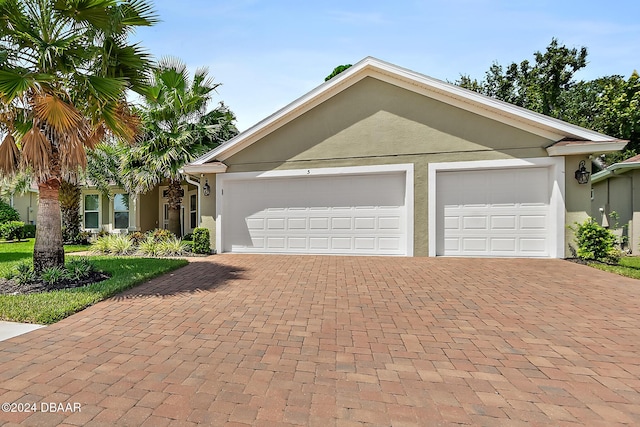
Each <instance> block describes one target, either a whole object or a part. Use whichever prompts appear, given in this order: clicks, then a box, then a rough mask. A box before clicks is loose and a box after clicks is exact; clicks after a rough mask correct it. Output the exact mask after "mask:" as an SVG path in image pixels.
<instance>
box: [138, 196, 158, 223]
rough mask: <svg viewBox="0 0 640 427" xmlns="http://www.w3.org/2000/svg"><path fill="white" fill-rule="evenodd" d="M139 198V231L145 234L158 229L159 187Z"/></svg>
mask: <svg viewBox="0 0 640 427" xmlns="http://www.w3.org/2000/svg"><path fill="white" fill-rule="evenodd" d="M139 197H140V199H139V200H140V204H139V206H138V212H139V220H138V228H139V230H140V231H142V232H145V231H149V230H154V229H156V228H158V210H159V207H158V187H156V188H154V189H153V190H151V191H149V192H148V193H146V194H141V195H140V196H139Z"/></svg>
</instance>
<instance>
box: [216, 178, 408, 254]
mask: <svg viewBox="0 0 640 427" xmlns="http://www.w3.org/2000/svg"><path fill="white" fill-rule="evenodd" d="M406 192H407V189H406V178H405V172H404V171H403V172H393V173H371V174H360V175H357V174H356V175H351V174H349V175H329V176H311V177H306V176H294V177H278V178H251V179H228V180H225V182H224V184H223V188H222V193H221V194H222V197H223V203H222V210H223V215H222V229H221V231H222V249H223V251H224V252H262V253H314V254H371V255H373V254H375V255H406V254H407V246H408V245H407V230H408V227H407V204H406V201H405V199H406Z"/></svg>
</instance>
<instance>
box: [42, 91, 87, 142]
mask: <svg viewBox="0 0 640 427" xmlns="http://www.w3.org/2000/svg"><path fill="white" fill-rule="evenodd" d="M33 111H34V113H35V116H36V118H38V119H40V120H42V121H44V122H46V123H48V124H49V125H51V126H52V127H53V128H54V129H55V130H56V131H57V132H59V133H64V132H69V131H70V130H72V129H76V128H78V127H79V125H80V122H81V121H82V115H81V114H80V112H79V111H78V110H77V109H76V108H75V107H74V106H73V105H71V104H68V103H66V102H64V101H63V100H62V99H60V98H59V97H57V96H55V95H51V94H48V93H44V94H41V95H39V96H36V98H35V102H34V108H33Z"/></svg>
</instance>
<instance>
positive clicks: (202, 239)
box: [191, 227, 211, 254]
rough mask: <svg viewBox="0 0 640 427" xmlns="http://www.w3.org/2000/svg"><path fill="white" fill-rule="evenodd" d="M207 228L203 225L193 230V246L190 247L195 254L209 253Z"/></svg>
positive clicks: (209, 245)
mask: <svg viewBox="0 0 640 427" xmlns="http://www.w3.org/2000/svg"><path fill="white" fill-rule="evenodd" d="M209 238H210V235H209V229H208V228H204V227H197V228H195V229H194V230H193V246H192V247H191V248H192V249H191V250H192V251H193V253H196V254H210V253H211V242H210V240H209Z"/></svg>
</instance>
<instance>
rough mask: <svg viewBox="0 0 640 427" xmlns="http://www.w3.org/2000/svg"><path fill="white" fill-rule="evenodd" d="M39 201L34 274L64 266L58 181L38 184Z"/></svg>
mask: <svg viewBox="0 0 640 427" xmlns="http://www.w3.org/2000/svg"><path fill="white" fill-rule="evenodd" d="M38 191H39V193H40V194H39V201H38V216H37V223H36V242H35V246H34V248H33V268H34V270H35V271H36V273H41V272H42V270H44V269H45V268H48V267H56V266H59V267H63V266H64V247H63V246H62V222H61V219H60V218H61V217H60V201H59V200H58V196H59V193H60V181H58V180H57V179H50V180H48V181H45V182H43V183H40V184H38Z"/></svg>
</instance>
